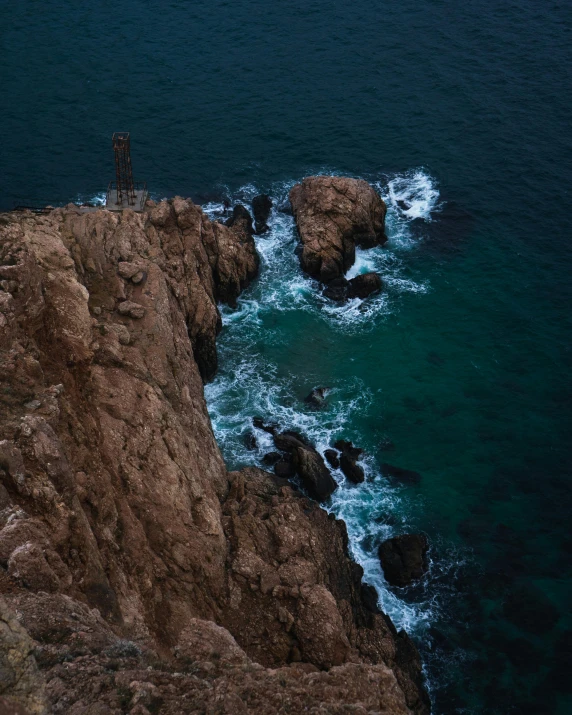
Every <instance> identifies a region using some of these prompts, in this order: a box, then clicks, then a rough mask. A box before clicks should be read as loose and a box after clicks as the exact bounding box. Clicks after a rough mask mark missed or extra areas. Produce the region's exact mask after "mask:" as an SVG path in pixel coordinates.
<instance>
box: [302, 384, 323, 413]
mask: <svg viewBox="0 0 572 715" xmlns="http://www.w3.org/2000/svg"><path fill="white" fill-rule="evenodd" d="M327 394H328V388H327V387H315V388H314V389H313V390H312V391H311V392H310V394H309V395H307V396H306V397H305V398H304V402H305V403H306V404H307V405H311V406H312V407H315V408H317V409H319V408H321V407H324V406H325V404H326V395H327Z"/></svg>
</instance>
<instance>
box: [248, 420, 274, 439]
mask: <svg viewBox="0 0 572 715" xmlns="http://www.w3.org/2000/svg"><path fill="white" fill-rule="evenodd" d="M252 424H253V425H254V426H255V427H256V429H260V430H262V431H263V432H268V434H271V435H275V434H276V432H277V431H278V425H277V424H275V423H273V422H270V423H266V422H265V421H264V420H263V419H262V417H253V418H252Z"/></svg>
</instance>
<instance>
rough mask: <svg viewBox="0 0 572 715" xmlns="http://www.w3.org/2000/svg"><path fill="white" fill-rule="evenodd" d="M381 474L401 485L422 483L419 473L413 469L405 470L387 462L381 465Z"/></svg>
mask: <svg viewBox="0 0 572 715" xmlns="http://www.w3.org/2000/svg"><path fill="white" fill-rule="evenodd" d="M381 473H382V474H384V475H385V476H386V477H388V478H389V479H391V481H393V482H397V483H399V484H408V485H414V484H419V483H420V482H421V475H420V474H419V472H414V471H413V470H412V469H403V467H396V466H395V465H393V464H388V463H387V462H383V464H382V465H381Z"/></svg>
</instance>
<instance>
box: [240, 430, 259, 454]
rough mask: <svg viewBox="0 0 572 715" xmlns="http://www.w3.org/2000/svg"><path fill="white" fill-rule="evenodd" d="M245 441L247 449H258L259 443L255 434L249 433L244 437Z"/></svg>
mask: <svg viewBox="0 0 572 715" xmlns="http://www.w3.org/2000/svg"><path fill="white" fill-rule="evenodd" d="M243 441H244V446H245V447H246V448H247V449H250V450H254V449H256V448H257V447H258V442H257V440H256V437H255V435H254V433H253V432H247V433H246V434H245V435H244V439H243Z"/></svg>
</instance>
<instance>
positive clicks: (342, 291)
mask: <svg viewBox="0 0 572 715" xmlns="http://www.w3.org/2000/svg"><path fill="white" fill-rule="evenodd" d="M322 295H323V296H324V297H325V298H329V299H330V300H334V301H336V302H337V303H343V302H345V301H346V300H347V299H348V281H347V280H346V279H345V278H343V277H341V278H334V280H332V281H330V282H329V283H328V285H327V286H326V287H325V288H324V290H323V291H322Z"/></svg>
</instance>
